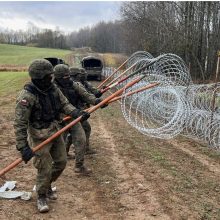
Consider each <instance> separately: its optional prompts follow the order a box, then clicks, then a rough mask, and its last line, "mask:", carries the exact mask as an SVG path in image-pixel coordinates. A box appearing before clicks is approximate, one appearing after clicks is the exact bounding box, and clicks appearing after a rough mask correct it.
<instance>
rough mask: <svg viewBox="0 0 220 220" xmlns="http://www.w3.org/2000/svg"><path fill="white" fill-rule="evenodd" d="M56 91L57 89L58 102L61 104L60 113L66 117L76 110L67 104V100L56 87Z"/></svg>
mask: <svg viewBox="0 0 220 220" xmlns="http://www.w3.org/2000/svg"><path fill="white" fill-rule="evenodd" d="M56 89H57V92H58V94H59V97H60V102H61V106H62V109H61V111H62V112H63V113H64V114H66V115H70V114H71V112H72V111H73V110H74V109H76V108H75V107H74V106H73V105H71V104H70V103H69V101H68V100H67V98H66V97H65V96H64V95H63V93H62V92H61V90H60V89H59V88H58V87H56Z"/></svg>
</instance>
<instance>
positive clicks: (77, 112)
mask: <svg viewBox="0 0 220 220" xmlns="http://www.w3.org/2000/svg"><path fill="white" fill-rule="evenodd" d="M71 116H72V118H78V117H79V116H82V118H81V121H85V120H87V119H88V118H89V117H90V113H88V112H85V111H82V110H80V109H74V110H73V111H72V113H71Z"/></svg>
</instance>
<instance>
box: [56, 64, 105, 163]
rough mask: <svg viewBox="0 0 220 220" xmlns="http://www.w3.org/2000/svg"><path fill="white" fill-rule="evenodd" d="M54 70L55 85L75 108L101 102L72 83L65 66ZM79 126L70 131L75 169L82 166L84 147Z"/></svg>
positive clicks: (81, 129)
mask: <svg viewBox="0 0 220 220" xmlns="http://www.w3.org/2000/svg"><path fill="white" fill-rule="evenodd" d="M54 70H55V73H54V76H55V83H56V84H57V86H58V87H59V88H60V90H61V91H62V92H63V94H64V95H65V96H66V97H67V99H68V100H69V102H70V103H71V104H72V105H73V106H75V107H76V108H78V109H80V103H88V104H92V105H96V104H97V103H98V102H100V101H101V100H100V99H97V98H96V97H95V96H94V95H93V94H91V93H88V92H87V91H86V89H85V88H84V87H83V86H82V85H81V84H80V83H77V82H73V81H72V80H71V79H70V75H69V73H70V71H69V68H68V67H67V66H65V65H63V64H59V65H57V66H56V67H55V68H54ZM85 121H86V120H85ZM85 121H83V122H81V124H83V123H84V122H85ZM81 124H77V125H76V126H74V127H72V128H71V129H70V134H71V136H72V143H73V144H74V146H75V159H76V160H75V162H76V167H81V166H82V165H83V162H84V154H85V146H86V145H85V144H86V143H85V141H86V137H85V132H84V130H83V128H82V126H81ZM69 146H70V143H68V145H67V152H68V150H69Z"/></svg>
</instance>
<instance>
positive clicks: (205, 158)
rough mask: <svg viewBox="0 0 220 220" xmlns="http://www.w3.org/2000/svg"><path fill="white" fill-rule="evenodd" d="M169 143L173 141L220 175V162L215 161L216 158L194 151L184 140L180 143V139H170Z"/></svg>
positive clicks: (175, 145)
mask: <svg viewBox="0 0 220 220" xmlns="http://www.w3.org/2000/svg"><path fill="white" fill-rule="evenodd" d="M169 143H171V144H172V145H173V146H174V147H175V148H177V149H179V150H181V151H183V152H184V153H186V154H188V155H190V156H191V157H194V158H195V159H196V160H198V161H199V162H200V163H201V164H202V165H203V166H205V167H207V169H208V170H209V171H211V172H213V173H215V174H216V175H218V176H220V164H219V163H217V162H214V160H211V158H209V157H208V156H206V155H203V154H201V153H198V152H193V151H192V150H190V149H189V145H188V144H187V143H186V144H185V143H184V142H181V145H180V144H178V141H177V140H176V139H173V140H169Z"/></svg>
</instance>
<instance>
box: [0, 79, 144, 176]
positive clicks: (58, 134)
mask: <svg viewBox="0 0 220 220" xmlns="http://www.w3.org/2000/svg"><path fill="white" fill-rule="evenodd" d="M144 77H145V76H141V77H138V78H137V79H135V80H133V81H132V82H129V83H128V84H127V85H126V86H125V87H124V88H121V89H119V90H118V91H116V92H115V93H113V94H111V95H110V96H109V97H107V98H106V99H104V100H103V101H102V102H100V103H99V104H97V105H95V106H93V107H91V108H90V109H89V110H88V112H89V113H92V112H94V111H96V110H97V109H98V108H100V107H101V106H102V105H104V104H106V103H108V101H110V100H111V99H113V98H114V97H116V96H118V95H119V94H121V93H122V92H123V91H124V90H125V89H127V88H129V87H130V86H133V85H134V84H135V83H137V82H139V81H140V80H142V79H143V78H144ZM81 119H82V116H80V117H78V118H77V119H75V120H73V121H72V122H70V123H69V124H68V125H66V126H65V127H63V128H62V129H60V130H59V131H57V132H56V133H55V134H53V135H52V136H51V137H49V138H48V139H46V140H45V141H43V142H42V143H40V144H39V145H37V146H36V147H34V148H33V149H32V150H33V152H36V151H38V150H40V149H41V148H43V147H44V146H45V145H46V144H48V143H50V142H51V141H52V140H54V139H55V138H57V137H58V136H60V135H61V134H62V133H63V132H65V131H67V130H68V129H70V128H71V127H72V126H74V125H75V124H77V123H78V122H80V120H81ZM21 162H22V159H21V158H18V159H17V160H15V161H14V162H12V163H11V164H9V165H8V166H7V167H5V168H4V169H2V170H1V171H0V177H1V176H3V175H4V174H5V173H7V172H8V171H9V170H11V169H13V168H14V167H16V166H17V165H18V164H19V163H21Z"/></svg>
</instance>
